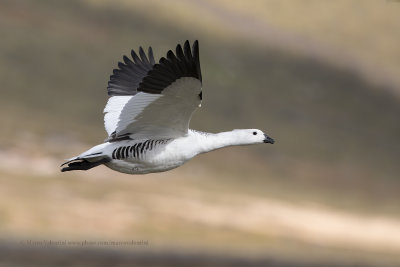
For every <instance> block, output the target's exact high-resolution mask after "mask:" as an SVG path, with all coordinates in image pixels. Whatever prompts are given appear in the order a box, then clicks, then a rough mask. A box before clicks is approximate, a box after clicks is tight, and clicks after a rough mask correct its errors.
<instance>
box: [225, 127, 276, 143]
mask: <svg viewBox="0 0 400 267" xmlns="http://www.w3.org/2000/svg"><path fill="white" fill-rule="evenodd" d="M232 133H233V135H234V138H235V139H236V141H237V142H238V143H240V144H243V145H251V144H261V143H268V144H273V143H275V141H274V139H272V138H271V137H269V136H268V135H266V134H265V133H263V131H261V130H258V129H240V130H239V129H236V130H233V131H232Z"/></svg>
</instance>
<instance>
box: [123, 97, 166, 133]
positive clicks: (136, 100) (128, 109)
mask: <svg viewBox="0 0 400 267" xmlns="http://www.w3.org/2000/svg"><path fill="white" fill-rule="evenodd" d="M160 97H162V95H159V94H148V93H143V92H139V93H137V94H136V95H135V96H134V97H133V98H132V99H130V100H129V101H128V102H127V103H126V104H125V106H124V107H123V109H122V111H121V115H120V117H119V121H118V125H117V127H116V129H115V130H116V132H117V133H119V132H122V131H123V130H125V129H126V128H128V126H129V125H130V124H132V123H134V122H135V121H136V120H137V119H138V118H139V117H140V115H141V113H142V111H143V110H144V109H145V108H146V107H147V106H148V105H149V104H151V103H153V102H154V101H155V100H157V99H159V98H160Z"/></svg>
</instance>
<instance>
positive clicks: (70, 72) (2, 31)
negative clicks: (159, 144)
mask: <svg viewBox="0 0 400 267" xmlns="http://www.w3.org/2000/svg"><path fill="white" fill-rule="evenodd" d="M399 14H400V3H399V2H398V1H376V0H365V1H356V0H351V1H350V0H349V1H344V0H343V1H316V0H315V1H311V0H309V1H278V0H275V1H272V0H271V1H261V0H254V1H251V2H250V1H238V0H229V1H228V0H214V1H211V0H204V1H201V0H190V1H183V0H172V1H162V0H150V1H128V0H115V1H111V0H80V1H78V0H70V1H50V0H48V1H45V0H43V1H28V0H26V1H22V0H2V1H1V2H0V36H1V40H0V78H1V81H2V83H1V86H0V88H1V93H2V94H1V98H0V112H1V117H0V119H1V125H2V130H1V131H0V256H1V257H0V263H2V264H3V265H4V266H11V265H12V266H52V265H53V264H54V263H58V262H61V263H63V264H65V265H71V266H90V265H91V264H92V265H96V264H97V263H99V262H103V263H104V262H109V263H114V266H117V264H116V263H118V264H119V265H118V266H125V265H124V264H126V266H128V265H131V264H136V265H137V266H142V265H143V263H146V264H153V265H154V266H163V265H168V264H169V265H171V266H176V265H179V264H182V265H185V264H186V265H187V264H189V263H190V264H191V265H192V266H214V265H215V266H223V265H224V264H225V265H232V264H239V265H238V266H241V263H246V264H253V265H254V266H266V265H267V263H268V264H269V266H349V265H354V266H399V264H400V256H399V255H400V205H399V204H400V201H399V195H400V179H399V173H400V164H399V159H400V142H399V137H400V120H399V117H400V49H399V45H400V35H399V33H400V32H399V29H400V15H399ZM186 39H189V40H190V41H194V40H195V39H198V40H199V42H200V60H201V66H202V73H203V105H202V108H201V109H199V110H198V111H197V112H196V113H195V115H194V117H193V119H192V123H191V127H192V128H194V129H198V130H202V131H210V132H218V131H226V130H231V129H236V128H259V129H262V130H264V131H265V132H266V133H268V134H269V135H270V136H271V137H273V138H275V139H276V141H277V142H276V143H275V144H274V145H264V146H263V145H259V146H247V147H234V148H226V149H223V150H219V151H216V152H213V153H210V154H205V155H201V156H199V157H197V158H195V159H193V160H192V161H190V162H189V163H187V164H186V165H184V166H183V167H180V168H178V169H176V170H172V171H169V172H166V173H160V174H150V175H145V176H140V175H138V176H130V175H124V174H120V173H116V172H113V171H111V170H109V169H107V168H106V167H98V168H95V169H93V170H90V171H88V172H71V173H60V172H59V165H60V164H61V163H62V162H63V160H64V159H65V158H69V157H71V156H74V155H76V154H79V153H80V152H82V151H84V150H86V149H88V148H90V147H91V146H93V145H96V144H98V143H100V142H102V140H104V139H105V138H106V132H105V130H104V128H103V117H102V110H103V108H104V105H105V103H106V101H107V94H106V86H107V81H108V78H109V76H110V74H111V73H112V69H114V68H116V66H117V62H118V61H121V59H122V55H123V54H129V52H130V49H138V47H139V46H143V47H147V46H150V45H151V46H152V47H153V50H154V52H155V56H156V57H157V58H160V57H161V56H165V54H166V52H167V51H168V50H169V49H173V48H175V46H176V44H177V43H183V42H184V41H185V40H186ZM85 240H86V241H88V242H89V243H90V242H92V243H90V244H81V245H78V244H75V243H68V242H75V241H76V242H78V243H79V242H81V241H85ZM132 240H133V241H140V240H143V241H145V242H144V243H145V244H136V245H132V244H130V245H129V244H125V245H123V244H118V245H115V244H114V245H110V244H109V245H104V244H100V243H99V242H102V241H114V242H125V241H132ZM39 241H40V242H39ZM49 241H51V242H57V241H60V242H61V243H60V244H54V243H53V244H48V242H49ZM62 241H64V242H65V243H62ZM29 242H31V243H29ZM32 242H37V243H35V244H33V243H32ZM21 255H24V257H21ZM71 255H72V256H73V257H72V256H71ZM195 263H196V264H197V265H195ZM46 264H48V265H46ZM3 265H2V266H3ZM102 266H103V265H102Z"/></svg>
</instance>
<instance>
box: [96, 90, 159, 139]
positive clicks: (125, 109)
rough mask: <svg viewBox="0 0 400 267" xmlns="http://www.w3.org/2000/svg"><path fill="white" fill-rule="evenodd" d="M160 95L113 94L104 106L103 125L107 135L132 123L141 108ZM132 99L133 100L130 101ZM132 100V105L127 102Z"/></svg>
mask: <svg viewBox="0 0 400 267" xmlns="http://www.w3.org/2000/svg"><path fill="white" fill-rule="evenodd" d="M159 97H161V95H154V94H147V93H142V92H140V93H137V94H136V95H134V96H113V97H110V99H109V100H108V102H107V105H106V107H105V108H104V113H105V115H104V127H105V128H106V131H107V133H108V135H111V134H112V133H113V132H115V131H116V132H120V131H121V129H125V128H126V126H128V125H129V124H130V123H132V122H133V121H134V120H135V118H136V117H137V115H138V114H140V112H142V111H143V109H144V108H145V107H146V106H147V105H148V104H149V103H151V102H153V101H154V100H156V99H158V98H159ZM131 100H133V101H131ZM131 102H133V103H134V105H130V104H128V103H131Z"/></svg>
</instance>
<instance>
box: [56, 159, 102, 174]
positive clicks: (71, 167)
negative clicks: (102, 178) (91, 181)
mask: <svg viewBox="0 0 400 267" xmlns="http://www.w3.org/2000/svg"><path fill="white" fill-rule="evenodd" d="M107 162H110V159H109V158H102V159H100V160H97V161H94V162H89V161H87V160H86V159H78V160H76V161H72V162H71V163H68V162H67V163H68V166H67V167H64V168H62V169H61V171H62V172H67V171H75V170H83V171H86V170H89V169H91V168H94V167H96V166H99V165H101V164H104V163H107Z"/></svg>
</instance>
